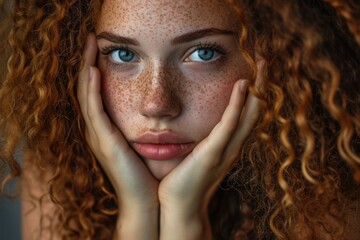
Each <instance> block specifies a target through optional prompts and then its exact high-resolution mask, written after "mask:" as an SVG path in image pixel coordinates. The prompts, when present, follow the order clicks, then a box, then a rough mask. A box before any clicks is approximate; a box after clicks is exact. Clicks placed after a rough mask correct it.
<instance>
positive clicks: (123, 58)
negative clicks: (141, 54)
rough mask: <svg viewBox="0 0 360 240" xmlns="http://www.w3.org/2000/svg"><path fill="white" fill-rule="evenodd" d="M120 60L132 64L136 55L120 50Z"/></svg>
mask: <svg viewBox="0 0 360 240" xmlns="http://www.w3.org/2000/svg"><path fill="white" fill-rule="evenodd" d="M118 55H119V58H120V60H121V61H124V62H130V61H131V60H133V58H134V53H132V52H130V51H128V50H125V49H123V50H119V53H118Z"/></svg>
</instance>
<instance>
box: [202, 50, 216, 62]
mask: <svg viewBox="0 0 360 240" xmlns="http://www.w3.org/2000/svg"><path fill="white" fill-rule="evenodd" d="M214 54H215V53H214V50H211V49H199V50H198V56H199V58H201V59H202V60H204V61H208V60H211V59H212V58H213V57H214Z"/></svg>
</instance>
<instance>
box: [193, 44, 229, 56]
mask: <svg viewBox="0 0 360 240" xmlns="http://www.w3.org/2000/svg"><path fill="white" fill-rule="evenodd" d="M201 49H210V50H214V51H217V52H219V53H220V54H221V55H226V54H227V51H226V50H225V48H223V47H221V46H220V45H218V44H217V43H210V42H208V43H199V44H198V45H196V47H195V50H194V51H192V52H191V53H193V52H195V51H197V50H201Z"/></svg>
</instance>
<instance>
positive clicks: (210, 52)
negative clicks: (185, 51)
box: [185, 48, 221, 62]
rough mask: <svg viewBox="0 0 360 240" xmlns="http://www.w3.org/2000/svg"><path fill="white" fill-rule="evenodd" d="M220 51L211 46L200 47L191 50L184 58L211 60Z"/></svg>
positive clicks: (191, 60)
mask: <svg viewBox="0 0 360 240" xmlns="http://www.w3.org/2000/svg"><path fill="white" fill-rule="evenodd" d="M220 55H221V53H219V52H218V51H216V50H214V49H211V48H200V49H197V50H195V51H194V52H192V53H191V54H190V55H189V57H187V58H186V59H185V61H186V62H211V61H214V60H216V59H217V58H218V57H219V56H220Z"/></svg>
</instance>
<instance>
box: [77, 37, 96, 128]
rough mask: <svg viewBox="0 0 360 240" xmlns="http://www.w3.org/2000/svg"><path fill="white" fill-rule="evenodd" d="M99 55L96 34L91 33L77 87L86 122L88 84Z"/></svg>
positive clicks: (87, 41)
mask: <svg viewBox="0 0 360 240" xmlns="http://www.w3.org/2000/svg"><path fill="white" fill-rule="evenodd" d="M96 54H97V44H96V39H95V36H94V34H92V33H90V34H89V36H88V37H87V40H86V44H85V48H84V52H83V62H84V65H83V66H82V68H81V70H80V73H79V79H78V86H77V97H78V101H79V103H80V108H81V112H82V114H83V117H84V119H85V121H88V119H87V93H88V92H87V91H88V83H89V79H90V78H91V76H90V65H94V64H95V61H96Z"/></svg>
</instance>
